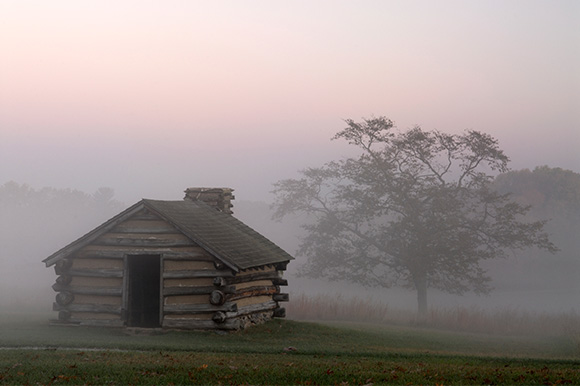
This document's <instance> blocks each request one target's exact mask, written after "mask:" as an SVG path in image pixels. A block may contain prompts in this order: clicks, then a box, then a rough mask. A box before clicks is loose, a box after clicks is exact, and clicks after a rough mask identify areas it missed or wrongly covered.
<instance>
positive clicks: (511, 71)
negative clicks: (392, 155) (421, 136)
mask: <svg viewBox="0 0 580 386" xmlns="http://www.w3.org/2000/svg"><path fill="white" fill-rule="evenodd" d="M370 115H386V116H388V117H390V118H391V119H393V120H394V121H395V122H396V124H397V126H398V127H399V128H401V129H406V128H408V127H411V126H414V125H416V124H418V125H421V126H422V127H423V128H424V129H434V128H437V129H439V130H442V131H446V132H453V133H459V132H461V131H462V130H464V129H466V128H470V129H476V130H481V131H485V132H488V133H490V134H491V135H493V136H495V137H496V138H498V139H499V140H500V145H501V146H502V147H503V148H504V150H505V151H506V152H507V153H508V155H509V156H510V157H511V158H512V161H513V162H512V164H511V166H512V167H513V168H515V169H520V168H524V167H529V168H533V167H535V166H538V165H544V164H547V165H549V166H551V167H563V168H566V169H572V170H574V171H576V172H580V156H579V155H578V149H580V1H577V0H571V1H558V0H546V1H534V0H522V1H513V0H498V1H493V0H492V1H464V0H458V1H441V0H439V1H431V0H427V1H409V0H405V1H388V0H376V1H371V0H358V1H338V0H329V1H316V0H308V1H272V0H265V1H192V0H190V1H185V0H183V1H172V0H163V1H143V0H139V1H126V0H117V1H102V0H99V1H78V0H74V1H59V0H53V1H45V0H37V1H27V0H14V1H11V0H0V184H3V183H4V182H6V181H10V180H15V181H17V182H19V183H28V184H30V185H32V186H33V187H35V188H40V187H42V186H53V187H59V188H60V187H70V188H76V189H80V190H84V191H87V192H93V191H94V190H96V189H97V188H98V187H100V186H110V187H112V188H114V189H115V191H116V193H117V198H119V199H121V200H123V201H125V202H126V203H127V204H131V203H133V202H135V201H137V200H138V199H140V198H141V197H147V198H160V199H180V198H182V191H183V190H184V189H185V188H186V187H189V186H228V187H232V188H234V189H236V197H237V199H238V200H261V199H267V198H268V192H269V191H270V190H271V184H272V183H273V182H275V181H276V180H278V179H282V178H288V177H294V176H295V175H296V174H295V173H296V171H297V170H298V169H302V168H304V167H307V166H317V165H320V164H321V163H323V162H325V161H329V160H331V159H333V158H337V157H341V156H344V155H347V154H348V150H347V148H346V145H344V144H341V143H339V142H334V141H330V140H329V139H330V137H331V136H332V135H333V134H334V133H335V132H336V131H338V130H340V129H342V128H343V126H344V124H343V121H342V120H343V119H346V118H352V119H360V118H361V117H368V116H370Z"/></svg>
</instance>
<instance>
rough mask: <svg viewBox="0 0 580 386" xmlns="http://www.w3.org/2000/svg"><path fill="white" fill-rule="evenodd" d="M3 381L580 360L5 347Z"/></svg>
mask: <svg viewBox="0 0 580 386" xmlns="http://www.w3.org/2000/svg"><path fill="white" fill-rule="evenodd" d="M0 383H2V384H89V385H90V384H94V385H101V384H140V385H154V384H233V385H241V384H297V385H298V384H300V385H309V384H325V385H327V384H351V385H356V384H370V383H373V384H406V385H408V384H445V385H453V384H476V385H480V384H518V383H519V384H529V385H532V384H543V385H547V384H554V385H555V384H579V383H580V368H579V367H578V363H575V362H567V361H545V360H544V361H539V360H522V359H518V360H516V359H505V358H504V359H501V358H495V359H490V358H477V357H462V356H438V355H425V354H411V355H396V354H385V355H382V356H372V357H367V356H348V355H339V356H335V355H304V354H299V353H296V352H291V353H278V354H248V353H245V354H238V353H188V352H182V351H179V352H175V351H160V352H118V351H102V352H99V351H60V350H56V351H50V350H42V351H33V350H16V351H12V352H6V351H5V352H2V353H0Z"/></svg>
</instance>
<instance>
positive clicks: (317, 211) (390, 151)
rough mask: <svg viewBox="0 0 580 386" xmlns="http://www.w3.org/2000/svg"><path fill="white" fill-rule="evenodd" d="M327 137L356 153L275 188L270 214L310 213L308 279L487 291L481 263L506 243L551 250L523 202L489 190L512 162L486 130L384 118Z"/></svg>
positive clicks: (305, 251) (305, 245)
mask: <svg viewBox="0 0 580 386" xmlns="http://www.w3.org/2000/svg"><path fill="white" fill-rule="evenodd" d="M346 124H347V127H346V128H344V129H343V130H342V131H339V132H338V133H337V134H336V135H335V136H334V138H333V139H342V140H346V141H348V143H349V144H351V145H353V146H356V147H357V148H358V149H359V150H360V156H359V157H358V158H348V159H343V160H337V161H332V162H329V163H327V164H325V165H324V166H322V167H316V168H308V169H306V170H303V171H302V172H301V178H297V179H286V180H281V181H278V182H277V183H275V184H274V193H275V195H276V201H275V203H274V208H275V215H274V216H275V218H277V219H281V218H283V217H284V216H286V215H288V214H290V213H299V212H302V213H307V214H309V215H310V216H311V218H312V221H311V222H309V223H308V224H306V225H304V228H305V229H306V231H307V235H306V237H305V238H304V239H303V242H302V244H301V246H300V248H299V250H298V255H303V256H306V257H307V258H308V259H307V263H306V264H305V265H304V266H303V267H302V269H301V272H302V273H303V274H305V275H307V276H311V277H326V278H329V279H335V280H349V281H353V282H357V283H361V284H364V285H367V286H382V287H390V286H393V285H401V286H405V287H408V288H411V289H414V290H415V291H416V292H417V300H418V310H419V312H420V313H424V312H426V310H427V290H428V288H437V289H440V290H442V291H445V292H448V293H454V294H463V293H465V292H467V291H474V292H476V293H487V292H489V291H490V289H491V287H490V285H489V281H490V278H489V277H488V276H487V275H486V273H485V271H484V269H483V268H482V267H481V266H480V262H481V261H483V260H488V259H494V258H498V257H503V256H505V254H506V251H507V250H508V249H518V248H527V247H537V248H540V249H545V250H547V251H550V252H555V251H557V248H556V246H555V245H554V244H553V243H552V242H551V241H550V239H549V237H548V235H547V234H546V233H545V232H544V225H545V221H529V222H526V221H524V220H523V218H524V216H525V214H526V213H527V211H528V210H529V206H526V205H522V204H519V203H517V202H515V201H513V200H511V197H510V194H509V193H499V192H497V191H496V190H494V189H492V188H491V185H490V183H491V182H492V181H493V179H494V174H498V173H505V172H507V171H508V162H509V158H508V157H507V156H506V155H505V154H504V152H503V151H502V150H501V149H500V148H499V146H498V142H497V140H495V139H494V138H492V137H491V136H489V135H488V134H485V133H482V132H479V131H474V130H467V131H465V132H464V133H463V134H460V135H455V134H446V133H443V132H439V131H436V130H434V131H424V130H422V129H421V128H420V127H414V128H412V129H410V130H407V131H404V132H398V131H396V129H395V127H394V125H393V122H392V121H391V120H389V119H388V118H386V117H376V118H375V117H373V118H370V119H363V121H362V122H355V121H353V120H346Z"/></svg>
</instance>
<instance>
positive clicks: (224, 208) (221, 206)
mask: <svg viewBox="0 0 580 386" xmlns="http://www.w3.org/2000/svg"><path fill="white" fill-rule="evenodd" d="M233 191H234V190H233V189H230V188H187V189H186V190H185V197H184V198H183V199H184V200H192V201H203V202H205V203H206V204H208V205H210V206H213V207H214V208H216V209H217V210H219V211H220V212H224V213H227V214H232V213H234V212H233V211H232V208H233V206H234V205H233V204H232V200H233V199H234V198H235V197H234V195H233V194H232V192H233Z"/></svg>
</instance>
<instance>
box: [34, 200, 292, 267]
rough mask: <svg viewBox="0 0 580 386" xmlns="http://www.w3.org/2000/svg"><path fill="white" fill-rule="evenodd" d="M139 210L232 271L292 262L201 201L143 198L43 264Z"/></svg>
mask: <svg viewBox="0 0 580 386" xmlns="http://www.w3.org/2000/svg"><path fill="white" fill-rule="evenodd" d="M143 208H146V209H148V210H149V211H151V212H152V213H154V214H156V215H157V216H159V217H161V218H162V219H164V220H165V221H167V222H168V223H170V224H172V225H173V226H174V227H175V228H177V229H178V230H179V231H181V232H182V233H183V234H184V235H185V236H187V237H188V238H190V239H191V240H192V241H193V242H195V243H196V244H198V245H200V246H201V247H202V248H204V249H205V250H206V251H208V252H209V253H210V254H212V255H213V256H214V257H216V258H217V259H219V260H220V261H222V262H223V263H224V264H226V265H227V266H228V267H230V268H231V269H233V270H234V271H236V272H237V271H240V270H245V269H248V268H254V267H260V266H265V265H269V264H276V263H284V262H288V261H290V260H293V257H292V256H290V255H289V254H288V253H286V252H285V251H284V250H282V249H281V248H280V247H278V246H277V245H276V244H274V243H273V242H271V241H270V240H268V239H267V238H266V237H264V236H262V235H261V234H260V233H258V232H256V231H255V230H253V229H252V228H250V227H249V226H247V225H246V224H244V223H243V222H241V221H240V220H238V219H236V218H235V217H233V216H232V215H229V214H226V213H222V212H219V211H217V210H216V209H214V208H212V207H211V206H209V205H207V204H205V203H203V202H200V201H191V200H181V201H161V200H148V199H143V200H141V201H139V202H138V203H136V204H135V205H133V206H131V207H129V208H128V209H126V210H125V211H123V212H121V213H119V214H118V215H117V216H115V217H113V218H112V219H110V220H108V221H107V222H105V223H104V224H102V225H101V226H99V227H97V228H95V229H94V230H92V231H91V232H89V233H87V234H86V235H84V236H82V237H81V238H79V239H78V240H76V241H74V242H72V243H71V244H69V245H67V246H66V247H64V248H62V249H61V250H59V251H57V252H55V253H54V254H52V255H51V256H49V257H48V258H46V259H45V260H43V262H44V263H45V264H46V265H47V266H50V265H52V264H54V263H56V262H57V261H58V260H60V259H63V258H66V257H67V256H69V255H71V254H73V253H74V252H75V251H77V250H78V249H80V248H82V247H84V246H86V245H88V244H90V243H91V242H92V241H94V240H96V239H97V238H98V237H99V236H101V235H102V234H104V233H106V232H108V231H110V230H111V229H113V228H114V227H115V226H116V225H117V224H119V223H120V222H122V221H125V220H127V219H128V218H130V217H131V216H132V215H133V214H135V213H137V212H138V211H140V210H142V209H143Z"/></svg>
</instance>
